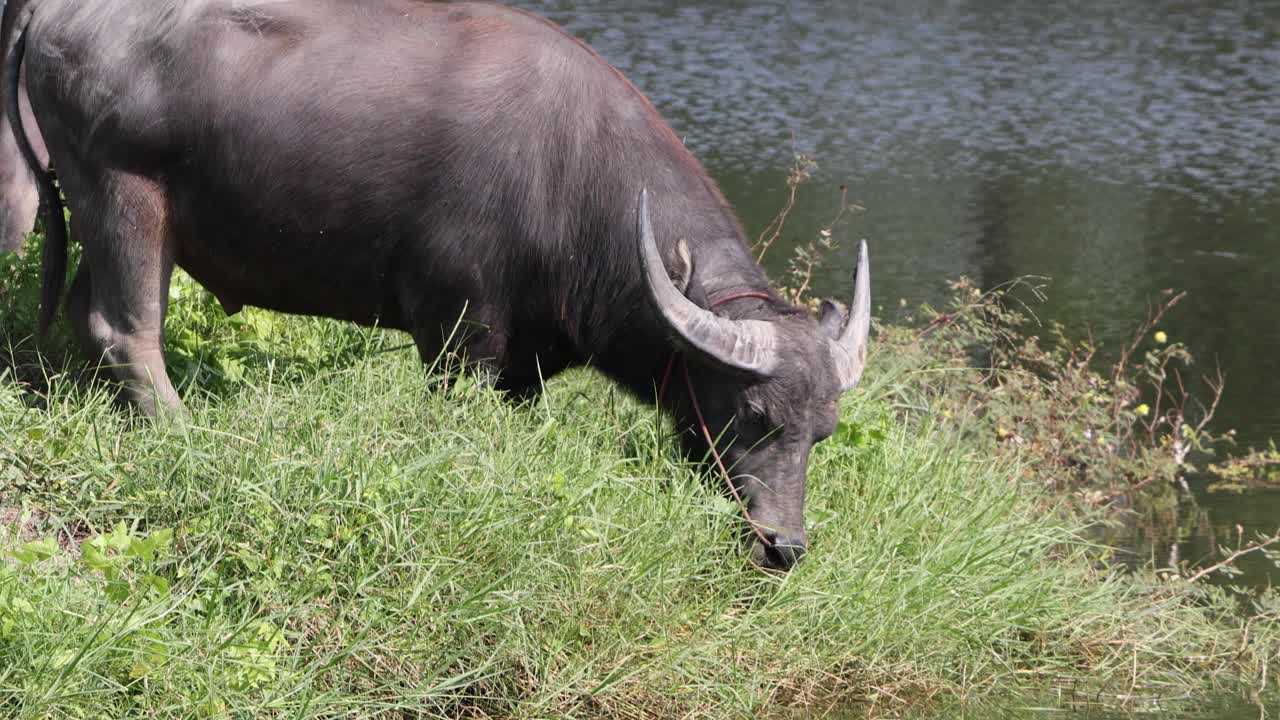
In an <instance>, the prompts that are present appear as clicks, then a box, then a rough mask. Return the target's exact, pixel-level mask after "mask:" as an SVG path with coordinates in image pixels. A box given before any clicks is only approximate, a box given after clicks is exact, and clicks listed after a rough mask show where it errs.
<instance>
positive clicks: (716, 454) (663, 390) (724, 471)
mask: <svg viewBox="0 0 1280 720" xmlns="http://www.w3.org/2000/svg"><path fill="white" fill-rule="evenodd" d="M748 297H754V298H761V299H764V300H769V299H770V296H769V294H768V293H766V292H760V291H757V290H750V291H747V292H740V293H734V294H733V295H729V296H726V297H722V298H720V299H719V300H716V301H715V302H713V303H711V307H713V308H714V307H716V306H717V305H721V304H723V303H727V302H729V301H730V300H737V299H739V298H748ZM677 358H679V359H680V361H681V362H680V369H681V372H683V373H684V384H685V387H686V388H687V389H688V390H689V400H690V401H691V402H692V403H693V414H694V416H695V417H696V418H697V419H698V427H699V429H701V430H702V437H703V439H705V440H706V441H707V447H708V448H709V449H710V450H711V457H713V458H715V461H716V467H718V468H720V474H721V475H722V476H724V484H725V487H727V488H729V494H730V495H731V496H733V499H734V502H736V503H738V507H739V508H740V509H741V510H742V517H743V519H745V520H746V521H747V526H748V527H750V528H751V532H753V533H755V536H756V538H758V539H759V540H760V542H761V543H762V544H763V545H764V546H765V547H772V546H773V542H772V541H771V540H769V538H767V537H765V535H764V533H763V532H761V530H760V527H759V526H758V525H756V521H755V520H752V519H751V512H750V511H749V510H747V504H746V503H745V502H743V500H742V495H741V494H739V493H738V488H737V487H736V486H734V484H733V478H732V477H731V476H730V475H729V470H728V468H726V467H725V465H724V460H723V459H722V458H721V457H720V451H719V450H717V449H716V442H715V439H714V438H712V437H711V429H710V428H709V427H707V421H706V420H705V419H704V418H703V417H702V407H701V405H699V403H698V395H697V393H695V392H694V388H693V379H692V378H691V377H689V363H687V362H685V361H684V356H683V355H682V354H681V353H679V352H674V353H671V358H670V359H669V360H667V369H666V370H665V371H664V372H663V373H662V382H661V383H660V384H659V385H658V405H659V406H661V405H662V399H663V397H665V396H666V394H667V381H669V380H670V379H671V371H672V370H674V369H675V366H676V359H677Z"/></svg>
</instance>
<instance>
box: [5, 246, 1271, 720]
mask: <svg viewBox="0 0 1280 720" xmlns="http://www.w3.org/2000/svg"><path fill="white" fill-rule="evenodd" d="M23 262H26V261H23ZM19 264H21V263H19ZM15 267H16V266H15ZM28 269H29V268H28ZM14 277H16V278H17V279H18V280H19V281H21V282H23V283H27V282H29V280H30V274H29V273H27V272H25V271H21V270H15V271H14ZM14 277H11V278H10V279H11V280H13V279H14ZM10 292H19V291H17V290H12V289H11V290H10ZM24 292H25V291H24ZM10 307H24V306H22V305H21V304H20V303H18V302H17V301H16V300H15V301H14V303H13V304H12V305H11V306H10ZM218 315H219V313H218V311H217V310H216V309H215V306H214V305H213V304H212V301H211V299H210V298H208V297H207V295H205V294H203V293H201V292H199V291H198V290H197V289H196V288H195V287H194V286H193V285H192V284H190V282H189V281H184V282H181V283H179V285H178V286H177V290H176V291H175V303H174V310H173V316H172V317H171V324H170V330H169V331H170V338H171V343H170V347H169V348H168V350H169V354H170V362H171V364H172V365H173V367H174V368H175V372H174V375H175V380H178V381H179V382H181V383H182V384H183V386H184V388H185V393H186V399H187V403H188V406H189V407H190V409H191V410H192V413H193V417H192V419H191V421H190V423H189V424H161V423H152V422H148V421H145V420H140V419H136V418H133V417H130V416H129V415H127V414H125V413H122V412H120V411H119V410H118V409H116V408H115V407H113V405H112V403H111V402H110V399H109V397H108V394H107V389H106V388H105V387H104V386H103V385H102V384H100V383H96V382H92V381H91V378H90V376H91V375H92V371H91V370H89V369H85V368H83V366H81V365H79V364H77V363H75V362H73V361H68V360H61V361H59V360H48V359H46V360H45V361H44V364H43V365H37V364H33V363H34V362H35V361H34V360H33V359H32V358H33V356H32V355H31V345H30V341H29V340H24V339H23V338H24V337H25V334H26V333H28V332H29V327H30V325H29V323H30V319H29V318H28V317H27V316H26V315H25V314H23V313H17V314H13V315H11V316H10V317H9V319H8V321H7V324H6V325H5V326H4V327H3V328H2V329H3V331H4V333H5V334H6V335H7V337H8V343H7V344H8V345H9V346H10V347H11V352H9V353H8V355H9V356H10V357H11V359H12V361H13V363H12V364H13V367H10V368H8V369H7V370H0V378H2V380H0V508H7V510H3V509H0V512H4V513H5V514H4V515H0V518H3V519H4V522H3V524H0V549H4V550H8V551H10V553H9V554H8V555H7V556H6V561H5V562H4V563H3V565H2V566H0V716H3V717H14V718H45V717H57V718H62V717H70V718H75V717H85V718H116V717H121V718H123V717H147V718H168V717H173V718H187V717H209V718H219V717H235V718H264V717H266V718H335V717H342V718H419V717H424V718H425V717H457V716H469V717H509V716H511V717H551V716H566V715H572V716H600V717H671V716H679V717H746V716H758V715H761V714H766V713H772V714H783V713H784V712H785V711H786V710H787V709H788V708H790V709H792V710H795V709H802V708H809V709H815V708H825V707H828V706H830V705H831V704H832V703H844V702H857V703H861V704H866V705H868V706H873V707H886V708H889V709H890V710H892V709H894V708H901V707H903V706H904V705H906V704H910V703H913V702H921V701H926V700H929V699H941V700H945V701H955V700H973V699H981V698H993V697H1000V696H1005V695H1008V694H1010V693H1018V692H1023V691H1031V692H1036V693H1045V692H1054V691H1055V690H1062V691H1064V692H1074V693H1076V695H1077V696H1078V697H1084V698H1087V699H1088V700H1089V701H1091V702H1097V703H1102V704H1104V705H1109V706H1115V707H1128V708H1148V709H1149V708H1152V707H1159V706H1161V703H1162V701H1161V698H1177V697H1186V696H1192V697H1195V696H1199V695H1201V694H1203V693H1209V692H1215V691H1220V690H1224V689H1225V690H1231V691H1238V690H1244V691H1246V692H1248V691H1249V690H1250V689H1251V688H1252V689H1257V688H1259V687H1260V686H1261V685H1262V684H1263V682H1264V680H1263V678H1264V677H1265V676H1264V670H1263V668H1264V666H1265V664H1266V663H1267V662H1268V661H1269V660H1271V659H1274V655H1275V654H1276V652H1277V650H1278V649H1280V640H1278V638H1280V632H1278V631H1277V628H1276V623H1275V618H1276V617H1277V615H1276V612H1275V610H1274V609H1273V610H1272V611H1271V614H1266V613H1262V614H1259V615H1256V616H1255V617H1254V618H1253V619H1251V620H1246V619H1244V618H1242V617H1239V616H1237V615H1235V614H1234V613H1233V611H1232V609H1231V606H1230V604H1229V602H1228V600H1227V598H1226V596H1225V595H1222V594H1220V593H1219V592H1218V591H1215V590H1212V589H1208V590H1206V589H1199V588H1192V587H1187V586H1185V584H1182V583H1178V582H1171V583H1160V582H1157V581H1155V580H1154V579H1150V578H1148V577H1147V576H1146V575H1139V576H1132V575H1128V574H1125V573H1122V572H1120V571H1116V570H1110V569H1108V568H1107V566H1106V565H1105V564H1104V563H1102V562H1100V560H1101V559H1102V558H1104V557H1105V555H1106V552H1105V550H1104V549H1101V548H1097V547H1094V546H1093V545H1091V544H1090V542H1089V541H1088V540H1086V539H1085V533H1084V530H1083V521H1082V520H1079V519H1075V518H1077V516H1076V515H1075V513H1074V512H1073V511H1071V510H1070V509H1068V508H1066V507H1058V504H1059V503H1058V501H1057V500H1056V499H1055V497H1053V496H1050V495H1047V494H1046V492H1045V491H1043V490H1040V489H1037V488H1035V487H1029V486H1028V485H1027V483H1026V482H1025V481H1022V480H1020V478H1022V477H1023V473H1021V472H1020V468H1019V467H1018V466H1017V461H1016V460H1008V459H993V457H992V455H991V454H990V453H989V452H988V451H987V450H984V449H983V448H984V446H982V445H980V444H974V443H972V442H970V440H969V434H968V433H967V432H966V423H969V422H977V421H976V420H974V419H965V418H957V417H954V416H951V415H950V413H948V416H945V417H944V415H943V414H942V413H941V412H934V409H936V408H934V407H932V406H931V405H930V403H932V402H938V403H941V402H942V401H941V400H938V399H934V400H929V399H927V397H928V395H929V394H928V393H925V392H915V390H918V389H919V386H920V385H921V384H923V383H928V382H930V378H931V377H933V376H934V375H935V374H936V373H933V372H931V371H930V372H926V371H922V370H921V369H920V367H919V366H918V362H917V361H918V358H905V359H904V358H901V357H895V356H892V355H887V354H886V352H887V351H883V350H882V351H881V352H880V353H878V354H873V356H872V359H871V370H870V371H869V372H868V376H867V378H866V380H865V381H864V388H863V389H861V390H859V391H855V392H853V393H851V394H849V395H848V396H847V397H846V398H845V401H844V405H843V423H842V428H841V431H840V432H839V433H837V435H836V437H834V438H833V439H832V440H831V441H829V442H827V443H824V444H822V445H820V446H819V447H818V448H817V449H816V450H815V452H814V454H813V457H812V460H811V464H810V476H809V477H810V479H809V499H808V503H807V517H808V518H809V521H810V523H811V529H810V534H811V538H812V548H811V551H810V553H809V555H808V556H807V557H806V558H805V560H804V561H803V562H802V563H801V564H800V565H799V566H798V567H797V569H796V570H795V571H793V572H792V573H790V574H788V575H785V576H782V575H770V574H765V573H762V572H760V571H758V570H756V569H754V568H752V567H751V566H750V565H749V564H748V563H747V562H746V561H745V560H744V551H743V548H742V547H741V544H740V542H739V530H740V524H739V522H740V521H739V519H738V516H737V512H736V509H735V508H734V506H733V505H732V504H731V503H729V502H728V501H726V500H725V499H724V498H722V497H721V496H720V495H719V493H718V492H717V486H716V484H715V483H714V482H713V481H711V480H707V479H705V478H704V477H702V476H701V475H700V474H699V473H698V471H697V470H696V468H693V467H690V466H688V465H685V464H683V463H681V462H679V461H678V459H677V458H678V453H677V452H675V448H674V444H673V439H672V438H671V436H670V432H669V427H668V425H667V424H666V423H665V422H664V421H662V420H661V418H659V416H658V415H657V413H656V412H655V411H654V409H653V408H652V407H651V406H648V405H645V404H641V403H637V402H634V401H632V400H631V399H628V398H626V397H624V396H623V395H622V394H621V393H620V391H619V390H617V389H615V388H614V387H613V386H611V385H610V384H609V383H608V382H607V381H605V380H604V379H602V378H601V377H599V376H597V375H595V374H593V373H591V372H588V371H580V372H574V373H570V374H567V375H565V376H562V377H560V378H557V379H555V380H553V381H552V382H551V383H550V384H549V387H548V390H547V393H546V396H545V398H544V399H543V400H541V401H539V402H537V403H535V404H532V405H528V406H524V407H516V406H513V405H511V404H509V403H506V402H504V401H503V400H502V399H501V398H500V397H498V396H497V395H495V394H494V393H492V392H490V391H488V390H485V389H483V388H481V387H478V386H477V385H475V384H474V383H472V382H470V381H468V380H467V379H466V378H465V377H463V378H461V379H456V378H455V379H454V380H453V381H446V377H447V376H446V375H444V374H437V373H432V372H429V371H428V370H426V369H424V368H423V367H422V365H421V364H420V363H419V362H418V361H417V359H416V354H415V353H414V351H413V350H411V349H406V348H401V347H398V346H400V345H403V343H405V342H406V340H405V338H404V336H401V335H396V334H392V333H380V332H371V331H366V330H359V329H356V328H353V327H351V326H348V325H343V324H339V323H332V322H327V321H320V320H313V319H303V318H285V317H283V316H278V315H269V314H267V313H262V312H258V311H248V312H247V313H246V315H245V316H244V317H240V318H236V319H220V318H218ZM24 323H26V324H24ZM62 332H63V335H61V336H60V337H61V339H62V341H63V344H64V345H65V330H63V331H62ZM58 342H60V341H59V339H58V338H57V337H55V339H54V340H53V341H52V342H51V346H59V345H58ZM33 368H35V369H33ZM55 369H56V372H55ZM15 377H16V378H17V380H18V381H15ZM904 389H905V390H904ZM904 391H911V393H910V394H912V396H913V397H917V398H918V399H917V403H919V404H918V406H917V407H916V408H915V409H914V410H911V411H909V412H907V411H904V410H903V408H902V407H901V404H900V400H901V398H902V396H903V394H904ZM919 398H925V399H919ZM939 407H941V405H939ZM975 417H976V416H975ZM1272 672H1273V673H1274V667H1272ZM1273 684H1274V683H1273Z"/></svg>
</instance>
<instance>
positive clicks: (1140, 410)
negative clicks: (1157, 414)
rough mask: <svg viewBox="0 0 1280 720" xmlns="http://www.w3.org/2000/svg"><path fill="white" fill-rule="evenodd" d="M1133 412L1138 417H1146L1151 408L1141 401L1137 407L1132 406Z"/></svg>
mask: <svg viewBox="0 0 1280 720" xmlns="http://www.w3.org/2000/svg"><path fill="white" fill-rule="evenodd" d="M1133 412H1134V414H1135V415H1137V416H1138V417H1146V416H1147V413H1149V412H1151V408H1149V407H1147V404H1146V403H1142V404H1141V405H1139V406H1138V407H1136V408H1134V409H1133Z"/></svg>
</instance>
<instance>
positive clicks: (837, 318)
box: [818, 300, 849, 340]
mask: <svg viewBox="0 0 1280 720" xmlns="http://www.w3.org/2000/svg"><path fill="white" fill-rule="evenodd" d="M847 317H849V311H848V309H846V308H845V306H844V305H843V304H842V303H838V302H836V301H834V300H823V301H822V304H821V305H819V306H818V328H819V329H820V330H822V334H823V335H826V336H827V337H828V338H829V339H831V340H835V339H836V338H839V337H840V333H841V331H843V330H844V323H845V318H847Z"/></svg>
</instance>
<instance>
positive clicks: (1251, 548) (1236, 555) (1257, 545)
mask: <svg viewBox="0 0 1280 720" xmlns="http://www.w3.org/2000/svg"><path fill="white" fill-rule="evenodd" d="M1276 543H1280V533H1278V534H1276V535H1272V536H1271V537H1268V538H1263V539H1261V540H1255V541H1253V542H1251V543H1249V544H1248V545H1246V546H1244V547H1242V548H1240V549H1239V550H1236V551H1235V552H1233V553H1231V554H1230V555H1228V556H1227V557H1226V558H1225V559H1223V560H1222V561H1220V562H1216V563H1214V564H1212V565H1210V566H1209V567H1207V568H1205V569H1203V570H1201V571H1199V572H1197V573H1196V574H1195V575H1192V576H1191V577H1189V578H1187V582H1189V583H1193V582H1195V581H1197V580H1199V579H1200V578H1202V577H1204V576H1206V575H1208V574H1210V573H1213V572H1216V571H1218V570H1221V569H1222V568H1224V567H1227V566H1228V565H1231V564H1232V563H1234V562H1235V561H1237V560H1239V559H1240V558H1242V557H1244V556H1245V555H1248V554H1249V553H1254V552H1258V551H1259V550H1264V549H1266V548H1267V547H1269V546H1271V545H1274V544H1276Z"/></svg>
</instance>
